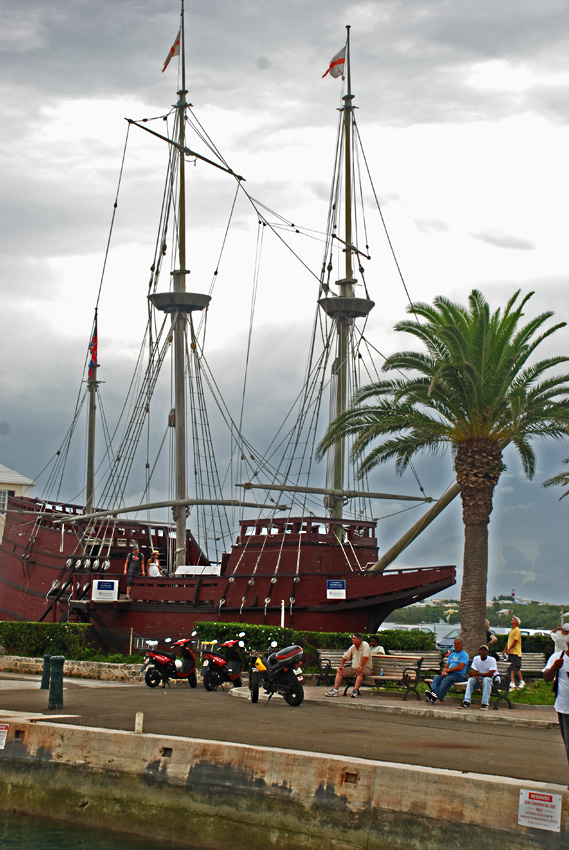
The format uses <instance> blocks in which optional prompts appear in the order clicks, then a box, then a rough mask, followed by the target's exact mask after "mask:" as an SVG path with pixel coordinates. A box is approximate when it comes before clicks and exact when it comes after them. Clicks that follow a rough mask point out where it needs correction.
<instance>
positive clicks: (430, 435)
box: [318, 290, 569, 652]
mask: <svg viewBox="0 0 569 850" xmlns="http://www.w3.org/2000/svg"><path fill="white" fill-rule="evenodd" d="M519 295H520V292H519V290H518V292H516V293H515V295H514V296H513V297H512V298H511V299H510V300H509V302H508V304H507V305H506V308H505V309H504V311H503V312H502V311H501V310H500V309H498V310H496V312H494V313H491V312H490V308H489V305H488V303H487V301H486V300H485V298H484V296H483V295H482V294H481V293H480V292H478V291H476V290H474V291H473V292H472V293H471V294H470V296H469V299H468V306H467V307H465V306H462V305H460V304H456V303H453V302H451V301H449V300H448V299H446V298H442V297H439V298H437V299H435V301H434V304H433V306H430V305H427V304H412V305H411V306H410V307H409V308H408V312H409V313H412V314H413V315H414V318H413V319H408V320H405V321H403V322H400V323H399V324H398V325H396V330H398V331H405V332H406V333H410V334H413V336H414V337H416V338H417V339H418V340H420V341H421V343H423V344H424V346H425V347H426V353H422V352H417V351H402V352H399V353H396V354H393V355H392V356H391V357H389V358H388V359H387V360H386V362H385V364H384V367H383V370H384V371H388V370H396V371H397V372H399V373H401V374H403V377H398V378H394V379H392V380H385V381H377V382H375V383H373V384H370V385H368V386H366V387H363V388H362V389H361V390H360V391H359V392H358V393H357V395H356V396H355V397H354V400H353V402H352V404H351V406H350V407H349V408H348V409H347V410H346V411H345V412H344V413H342V414H340V415H339V416H338V417H337V418H336V419H335V420H334V421H333V422H332V423H331V425H330V426H329V428H328V430H327V432H326V434H325V436H324V439H323V440H322V442H321V443H320V446H319V447H318V453H319V456H320V457H321V456H322V455H323V454H324V453H325V452H326V451H327V450H328V449H329V448H330V447H331V446H332V445H333V444H334V442H335V441H336V440H337V439H339V438H340V437H342V436H343V437H347V436H348V435H351V436H352V437H353V438H354V447H353V453H354V455H355V457H356V458H357V459H359V460H360V463H361V467H360V468H361V472H362V474H363V473H365V472H368V471H369V470H371V469H372V468H373V467H375V466H377V465H379V464H382V463H385V462H386V461H388V460H390V459H392V458H394V459H395V466H396V469H397V470H398V471H399V472H403V470H404V469H405V468H406V467H407V465H408V464H409V463H410V461H411V460H412V458H413V457H414V456H415V455H417V454H419V453H421V452H424V451H431V452H438V451H439V450H440V449H442V448H444V447H446V446H447V445H449V446H450V447H451V450H452V452H453V455H454V469H455V472H456V482H457V486H458V487H459V488H460V495H461V499H462V515H463V522H464V562H463V580H462V590H461V600H460V610H461V623H462V633H463V639H464V641H465V645H466V646H467V648H468V649H469V651H470V652H472V651H473V650H475V649H476V650H477V649H478V647H479V646H480V644H481V643H483V642H484V637H485V635H484V619H485V610H486V584H487V575H488V523H489V521H490V514H491V512H492V497H493V493H494V489H495V487H496V485H497V483H498V480H499V478H500V474H501V472H502V471H503V469H504V468H505V467H504V463H503V460H502V453H503V451H504V448H505V447H506V446H507V445H508V444H509V443H512V444H513V445H514V446H515V447H516V449H517V452H518V454H519V456H520V459H521V462H522V466H523V469H524V472H525V474H526V475H527V476H528V478H530V479H531V478H532V477H533V474H534V471H535V455H534V452H533V449H532V446H531V441H532V438H534V437H555V438H561V437H565V436H566V435H567V433H569V383H568V382H569V375H566V374H564V375H551V374H550V373H551V370H552V369H553V368H554V367H557V366H559V365H560V364H562V363H565V362H567V360H569V358H567V357H549V358H547V359H545V360H540V361H539V362H536V363H530V362H529V361H530V359H533V358H532V355H533V353H534V351H535V349H536V348H537V347H538V345H540V344H541V343H542V342H543V341H544V340H545V339H547V338H548V337H550V336H551V335H552V334H553V333H555V331H557V330H559V329H560V328H562V327H564V325H565V322H562V323H559V324H555V325H552V326H550V327H548V328H546V329H544V328H543V326H544V324H545V323H546V322H547V321H548V320H549V319H550V318H551V316H552V315H553V313H551V312H546V313H542V314H541V315H539V316H537V317H536V318H535V319H532V320H531V321H530V322H528V323H527V324H525V325H522V324H521V321H522V317H523V315H524V313H523V310H524V307H525V305H526V304H527V302H528V300H529V299H530V298H531V296H532V295H533V292H530V293H529V294H528V295H526V296H525V297H523V298H521V299H520V298H519ZM421 320H422V321H421ZM406 373H411V374H410V376H407V374H406Z"/></svg>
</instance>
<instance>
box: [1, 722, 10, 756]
mask: <svg viewBox="0 0 569 850" xmlns="http://www.w3.org/2000/svg"><path fill="white" fill-rule="evenodd" d="M9 728H10V724H9V723H0V750H3V749H4V747H5V746H6V738H7V737H8V729H9Z"/></svg>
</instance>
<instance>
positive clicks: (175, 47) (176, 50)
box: [162, 29, 182, 73]
mask: <svg viewBox="0 0 569 850" xmlns="http://www.w3.org/2000/svg"><path fill="white" fill-rule="evenodd" d="M181 34H182V30H181V29H179V30H178V35H177V36H176V41H175V42H174V44H173V45H172V47H171V48H170V50H169V51H168V56H167V57H166V61H165V62H164V67H163V68H162V73H164V71H165V70H166V68H167V67H168V65H169V64H170V59H172V58H173V57H174V56H179V55H180V36H181Z"/></svg>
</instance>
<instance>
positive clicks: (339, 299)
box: [318, 26, 375, 533]
mask: <svg viewBox="0 0 569 850" xmlns="http://www.w3.org/2000/svg"><path fill="white" fill-rule="evenodd" d="M346 31H347V38H346V59H345V67H346V69H347V70H346V94H345V95H344V96H343V98H342V100H343V101H344V106H343V107H342V112H343V138H344V240H343V241H344V245H345V248H344V253H345V275H344V277H343V278H342V279H341V280H337V281H336V286H337V287H338V289H339V294H338V296H335V297H331V298H320V299H319V302H318V303H319V304H320V306H321V307H322V309H323V310H324V312H325V313H326V314H327V315H328V316H330V318H331V319H332V320H333V321H334V322H335V324H336V333H337V336H336V358H335V361H334V364H333V366H332V372H333V374H334V376H335V378H336V416H339V415H340V414H341V413H343V412H344V411H345V410H346V407H347V406H348V357H349V350H348V347H349V337H350V328H351V326H352V324H353V322H354V319H356V318H363V317H365V316H367V315H368V313H369V312H370V311H371V310H372V309H373V307H374V306H375V305H374V302H373V301H370V300H369V299H368V298H356V296H355V294H354V285H355V284H356V282H357V281H356V280H355V278H354V274H353V266H352V254H353V253H354V252H355V250H356V249H355V248H354V246H353V244H352V220H353V210H352V125H353V111H354V107H353V103H352V101H353V99H354V95H353V94H352V79H351V68H350V27H349V26H347V27H346ZM345 463H346V441H345V438H344V437H341V438H340V439H339V440H338V441H337V442H336V443H335V444H334V447H333V473H332V478H333V483H332V489H334V490H343V489H344V475H345ZM327 505H328V510H329V512H330V516H331V517H332V518H333V519H342V515H343V506H344V501H343V498H342V497H339V496H334V495H331V496H328V497H327ZM337 533H341V532H340V527H338V529H337Z"/></svg>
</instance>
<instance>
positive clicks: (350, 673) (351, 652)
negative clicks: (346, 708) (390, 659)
mask: <svg viewBox="0 0 569 850" xmlns="http://www.w3.org/2000/svg"><path fill="white" fill-rule="evenodd" d="M346 661H349V662H350V664H349V665H348V667H346V666H345V663H346ZM372 672H373V667H372V665H371V649H370V648H369V643H366V641H365V640H364V639H363V636H362V635H361V634H360V633H359V632H356V634H354V635H353V636H352V645H351V647H350V648H349V649H348V650H347V652H344V654H343V656H342V660H341V661H340V666H339V667H338V670H337V671H336V680H335V682H334V687H333V688H332V689H331V690H329V691H327V693H326V696H327V697H337V696H338V688H339V687H340V685H341V683H342V679H345V678H348V679H353V678H355V680H356V684H355V685H354V690H353V691H352V698H353V699H355V698H356V697H359V695H360V685H361V683H362V679H363V677H364V676H370V675H371V673H372Z"/></svg>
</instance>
